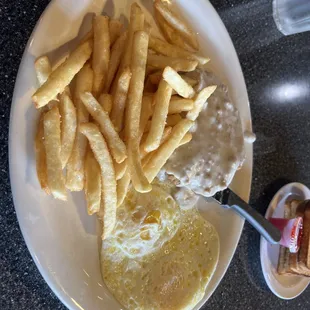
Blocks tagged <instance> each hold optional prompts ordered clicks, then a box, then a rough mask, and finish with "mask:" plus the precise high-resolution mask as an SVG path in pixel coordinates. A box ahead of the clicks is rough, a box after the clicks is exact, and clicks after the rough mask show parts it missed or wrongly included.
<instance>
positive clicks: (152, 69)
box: [145, 66, 158, 77]
mask: <svg viewBox="0 0 310 310" xmlns="http://www.w3.org/2000/svg"><path fill="white" fill-rule="evenodd" d="M157 71H158V69H157V68H155V67H152V66H147V67H146V70H145V76H147V77H148V76H149V75H151V74H153V73H155V72H157Z"/></svg>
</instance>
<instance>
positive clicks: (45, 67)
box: [34, 56, 52, 86]
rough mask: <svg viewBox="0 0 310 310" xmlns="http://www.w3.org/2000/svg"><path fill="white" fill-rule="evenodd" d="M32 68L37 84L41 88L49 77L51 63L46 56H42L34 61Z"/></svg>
mask: <svg viewBox="0 0 310 310" xmlns="http://www.w3.org/2000/svg"><path fill="white" fill-rule="evenodd" d="M34 67H35V70H36V74H37V79H38V82H39V84H40V86H41V85H43V84H44V83H45V82H46V81H47V79H48V77H49V75H50V74H51V73H52V66H51V63H50V61H49V59H48V57H47V56H42V57H39V58H38V59H37V60H36V61H35V63H34Z"/></svg>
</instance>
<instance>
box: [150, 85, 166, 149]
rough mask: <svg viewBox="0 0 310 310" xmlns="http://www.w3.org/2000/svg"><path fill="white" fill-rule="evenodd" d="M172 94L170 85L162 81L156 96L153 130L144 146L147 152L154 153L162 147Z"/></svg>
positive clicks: (151, 129)
mask: <svg viewBox="0 0 310 310" xmlns="http://www.w3.org/2000/svg"><path fill="white" fill-rule="evenodd" d="M171 93H172V88H171V87H170V86H169V84H168V83H167V82H166V81H165V80H161V82H160V83H159V87H158V90H157V92H156V94H155V96H154V113H153V117H152V123H151V128H150V131H149V134H148V137H147V139H146V141H145V145H144V149H145V151H146V152H152V151H154V150H156V149H157V148H158V147H159V145H160V141H161V138H162V135H163V132H164V129H165V125H166V118H167V115H168V110H169V103H170V98H171Z"/></svg>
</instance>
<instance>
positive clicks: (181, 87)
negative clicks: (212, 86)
mask: <svg viewBox="0 0 310 310" xmlns="http://www.w3.org/2000/svg"><path fill="white" fill-rule="evenodd" d="M163 78H164V80H165V81H166V82H167V83H168V84H169V85H170V86H171V87H172V88H173V89H174V90H175V91H176V92H177V93H178V94H179V95H180V96H181V97H184V98H193V97H194V95H195V91H194V89H193V87H192V86H190V85H189V84H188V83H187V82H186V81H184V80H183V79H182V77H181V76H180V75H179V74H178V73H177V72H176V71H175V70H173V69H172V68H171V67H166V68H165V70H164V72H163Z"/></svg>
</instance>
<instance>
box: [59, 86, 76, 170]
mask: <svg viewBox="0 0 310 310" xmlns="http://www.w3.org/2000/svg"><path fill="white" fill-rule="evenodd" d="M68 89H69V88H68ZM69 92H70V91H69ZM59 109H60V115H61V152H60V158H61V166H62V169H64V168H65V167H66V165H67V162H68V160H69V158H70V155H71V152H72V149H73V144H74V141H75V136H76V128H77V117H76V110H75V106H74V104H73V102H72V100H71V98H70V97H69V94H68V92H67V91H66V90H65V91H64V92H63V93H62V94H61V96H60V105H59Z"/></svg>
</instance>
